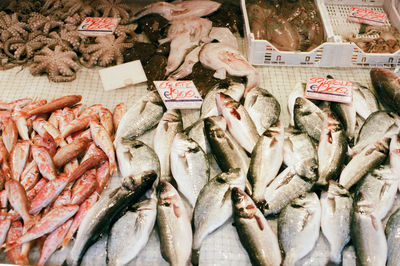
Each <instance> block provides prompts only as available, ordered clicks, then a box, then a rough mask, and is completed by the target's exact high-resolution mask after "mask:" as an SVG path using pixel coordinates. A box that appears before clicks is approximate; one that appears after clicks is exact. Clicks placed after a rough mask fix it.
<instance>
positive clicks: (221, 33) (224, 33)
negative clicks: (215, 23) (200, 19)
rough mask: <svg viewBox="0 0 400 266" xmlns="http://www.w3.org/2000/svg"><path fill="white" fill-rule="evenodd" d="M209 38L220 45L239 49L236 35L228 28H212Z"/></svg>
mask: <svg viewBox="0 0 400 266" xmlns="http://www.w3.org/2000/svg"><path fill="white" fill-rule="evenodd" d="M208 36H209V37H210V38H211V39H213V40H217V41H218V42H220V43H223V44H226V45H230V46H232V47H233V48H235V49H239V45H238V41H237V39H236V37H235V35H233V33H232V32H231V31H230V29H229V28H227V27H212V28H211V31H210V34H208Z"/></svg>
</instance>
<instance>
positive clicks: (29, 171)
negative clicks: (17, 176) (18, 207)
mask: <svg viewBox="0 0 400 266" xmlns="http://www.w3.org/2000/svg"><path fill="white" fill-rule="evenodd" d="M38 181H39V168H38V167H37V164H36V162H35V161H34V160H32V161H30V162H29V163H28V164H27V165H26V166H25V169H24V171H23V172H22V174H21V185H22V186H23V188H24V189H25V191H28V190H30V189H32V188H33V187H34V186H35V185H36V183H37V182H38Z"/></svg>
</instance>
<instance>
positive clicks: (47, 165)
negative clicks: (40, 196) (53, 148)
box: [32, 144, 57, 180]
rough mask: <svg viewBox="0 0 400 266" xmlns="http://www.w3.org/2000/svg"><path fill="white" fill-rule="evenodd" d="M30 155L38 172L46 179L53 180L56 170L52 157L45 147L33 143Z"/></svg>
mask: <svg viewBox="0 0 400 266" xmlns="http://www.w3.org/2000/svg"><path fill="white" fill-rule="evenodd" d="M32 156H33V159H34V160H35V162H36V164H37V166H38V168H39V172H40V173H41V174H42V176H43V177H44V178H46V179H47V180H53V179H55V178H56V177H57V171H56V168H55V166H54V162H53V159H52V158H51V156H50V154H49V152H48V151H47V150H46V149H45V148H43V147H41V146H38V145H36V144H35V145H33V146H32Z"/></svg>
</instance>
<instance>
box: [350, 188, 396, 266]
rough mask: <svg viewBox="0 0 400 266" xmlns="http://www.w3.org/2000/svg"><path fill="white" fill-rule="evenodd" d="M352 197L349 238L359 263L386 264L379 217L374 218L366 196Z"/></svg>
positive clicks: (384, 242)
mask: <svg viewBox="0 0 400 266" xmlns="http://www.w3.org/2000/svg"><path fill="white" fill-rule="evenodd" d="M359 196H360V197H361V198H360V199H358V200H357V199H354V200H355V201H356V202H357V204H355V206H354V211H353V213H352V219H351V228H350V232H351V239H352V242H353V245H354V248H355V250H356V254H357V260H358V262H359V263H360V264H361V265H366V266H368V265H371V266H372V265H374V266H378V265H382V266H383V265H386V259H387V253H388V252H387V251H388V247H387V242H386V237H385V232H384V228H383V225H382V222H381V221H380V219H378V218H376V217H375V216H374V215H373V214H372V213H371V209H370V208H369V206H371V205H372V202H370V201H369V200H368V199H366V198H362V194H359Z"/></svg>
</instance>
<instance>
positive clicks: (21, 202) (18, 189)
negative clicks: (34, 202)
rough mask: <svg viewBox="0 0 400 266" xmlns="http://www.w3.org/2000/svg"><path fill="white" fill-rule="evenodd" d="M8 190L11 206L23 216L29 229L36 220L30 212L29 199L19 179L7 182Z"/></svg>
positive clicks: (26, 227) (25, 225)
mask: <svg viewBox="0 0 400 266" xmlns="http://www.w3.org/2000/svg"><path fill="white" fill-rule="evenodd" d="M6 191H7V195H8V201H9V202H10V204H11V206H12V207H13V209H14V210H15V211H16V212H17V213H18V214H19V215H20V216H21V217H22V219H23V221H24V227H25V229H29V228H30V227H31V226H32V225H33V223H34V220H33V217H32V216H31V215H30V214H29V201H28V199H27V198H26V193H25V189H24V187H23V186H22V185H21V184H20V183H19V182H18V181H16V180H13V179H10V180H8V181H7V182H6Z"/></svg>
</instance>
